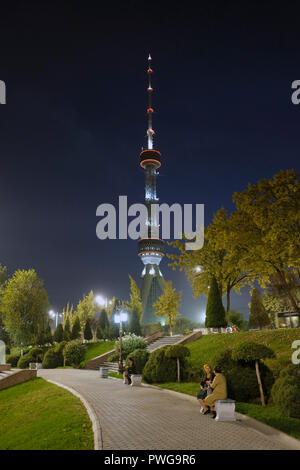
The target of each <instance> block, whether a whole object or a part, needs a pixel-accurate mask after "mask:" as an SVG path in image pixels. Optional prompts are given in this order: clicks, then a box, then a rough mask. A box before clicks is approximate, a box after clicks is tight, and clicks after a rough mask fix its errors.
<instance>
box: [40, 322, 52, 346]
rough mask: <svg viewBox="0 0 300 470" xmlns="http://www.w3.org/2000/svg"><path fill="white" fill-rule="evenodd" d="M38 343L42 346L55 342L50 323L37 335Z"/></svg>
mask: <svg viewBox="0 0 300 470" xmlns="http://www.w3.org/2000/svg"><path fill="white" fill-rule="evenodd" d="M36 343H37V344H38V345H40V346H41V345H44V344H52V343H53V337H52V333H51V327H50V323H48V325H47V326H46V327H45V329H44V330H41V331H40V333H39V335H38V337H37V341H36Z"/></svg>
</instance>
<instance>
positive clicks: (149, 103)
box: [147, 54, 154, 150]
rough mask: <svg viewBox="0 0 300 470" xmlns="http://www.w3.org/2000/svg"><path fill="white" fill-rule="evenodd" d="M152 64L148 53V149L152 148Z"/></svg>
mask: <svg viewBox="0 0 300 470" xmlns="http://www.w3.org/2000/svg"><path fill="white" fill-rule="evenodd" d="M151 65H152V57H151V55H150V54H149V57H148V70H147V73H148V89H147V91H148V109H147V114H148V129H147V136H148V149H149V150H151V149H153V134H154V130H153V129H152V113H153V111H154V110H153V108H152V93H153V88H152V83H151V78H152V73H153V70H152V68H151Z"/></svg>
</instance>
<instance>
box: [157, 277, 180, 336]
mask: <svg viewBox="0 0 300 470" xmlns="http://www.w3.org/2000/svg"><path fill="white" fill-rule="evenodd" d="M164 283H165V288H164V290H163V293H162V295H161V296H160V297H159V298H158V300H157V301H156V302H155V303H154V304H153V307H154V308H155V310H156V312H155V315H156V316H158V317H167V321H166V323H167V325H169V326H170V334H171V336H172V334H173V333H172V328H173V326H174V321H175V318H176V317H177V316H178V315H180V313H179V312H178V311H177V309H178V308H179V306H180V301H181V292H176V289H175V288H173V287H172V281H164Z"/></svg>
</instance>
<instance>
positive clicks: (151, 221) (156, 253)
mask: <svg viewBox="0 0 300 470" xmlns="http://www.w3.org/2000/svg"><path fill="white" fill-rule="evenodd" d="M151 62H152V59H151V56H150V55H149V57H148V70H147V75H148V89H147V93H148V109H147V114H148V129H147V141H148V148H147V149H146V150H142V152H141V153H140V166H141V167H142V168H143V169H144V170H145V204H146V207H147V213H148V217H147V220H146V227H145V236H144V237H143V238H141V239H140V240H139V241H138V255H139V256H140V258H141V260H142V262H143V263H144V269H143V272H142V276H141V277H142V287H141V299H142V304H143V316H142V323H143V324H147V323H156V322H157V321H158V318H157V317H156V316H155V314H154V308H153V303H154V302H156V300H157V297H158V294H159V290H163V288H164V282H163V275H162V273H161V272H160V269H159V263H160V262H161V260H162V258H163V256H164V249H163V247H164V241H163V240H162V239H161V238H159V237H158V233H159V231H158V228H159V223H158V222H159V221H158V218H157V215H156V213H155V211H152V214H151V205H152V204H158V197H157V195H156V176H157V174H158V172H157V169H158V168H159V167H160V166H161V153H160V152H159V151H158V150H154V148H153V135H154V130H153V128H152V115H153V112H154V110H153V108H152V93H153V88H152V80H151V79H152V73H153V70H152V68H151ZM153 234H154V236H153ZM155 235H157V236H156V237H155Z"/></svg>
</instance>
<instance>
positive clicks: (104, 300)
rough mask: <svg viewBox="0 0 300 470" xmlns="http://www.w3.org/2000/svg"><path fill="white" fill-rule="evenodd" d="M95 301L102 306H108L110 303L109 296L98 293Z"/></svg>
mask: <svg viewBox="0 0 300 470" xmlns="http://www.w3.org/2000/svg"><path fill="white" fill-rule="evenodd" d="M95 301H96V303H97V304H98V305H100V307H107V305H108V299H107V297H105V298H104V297H102V295H96V297H95Z"/></svg>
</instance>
